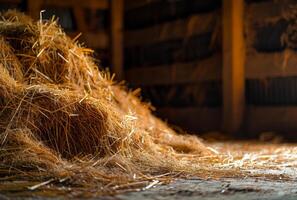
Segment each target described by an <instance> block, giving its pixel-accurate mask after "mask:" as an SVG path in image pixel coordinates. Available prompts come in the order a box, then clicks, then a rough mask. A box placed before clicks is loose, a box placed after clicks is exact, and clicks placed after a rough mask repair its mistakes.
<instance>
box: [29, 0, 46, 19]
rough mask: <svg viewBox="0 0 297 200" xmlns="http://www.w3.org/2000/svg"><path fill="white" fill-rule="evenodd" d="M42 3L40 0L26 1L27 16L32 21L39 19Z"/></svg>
mask: <svg viewBox="0 0 297 200" xmlns="http://www.w3.org/2000/svg"><path fill="white" fill-rule="evenodd" d="M42 3H43V1H42V0H28V14H29V15H30V17H32V18H33V19H34V20H37V19H39V18H40V11H41V5H42Z"/></svg>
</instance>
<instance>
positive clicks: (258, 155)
mask: <svg viewBox="0 0 297 200" xmlns="http://www.w3.org/2000/svg"><path fill="white" fill-rule="evenodd" d="M1 19H2V21H0V60H1V63H0V181H9V180H26V181H29V182H30V181H32V183H33V182H36V181H37V182H39V183H40V182H41V184H37V185H35V186H33V187H30V189H36V188H38V187H40V186H43V185H46V184H49V183H58V184H61V182H63V184H66V185H67V186H69V185H70V186H71V185H74V186H76V187H95V188H96V194H97V195H98V194H107V193H108V194H110V193H114V192H120V191H127V190H129V189H131V188H139V187H144V188H149V187H152V186H153V185H155V184H159V183H161V182H166V181H168V180H170V178H171V177H175V176H177V175H178V176H180V175H184V176H185V175H187V174H188V175H196V176H199V177H202V178H208V177H213V178H216V177H224V176H242V175H243V174H244V175H245V176H246V175H249V176H265V177H267V176H271V177H274V175H267V174H265V173H262V172H261V171H258V172H253V170H256V169H258V170H261V169H272V170H275V169H277V170H280V171H282V170H285V169H287V168H294V169H296V167H297V162H296V155H297V148H295V147H293V146H289V145H284V146H274V145H264V146H263V145H258V144H251V143H247V144H237V146H236V145H234V144H231V143H222V144H220V143H219V144H208V147H206V146H205V145H204V144H202V143H201V142H200V140H199V139H198V138H197V137H194V136H189V135H179V134H177V133H175V132H174V131H173V130H172V129H171V128H169V127H168V126H167V125H166V124H165V123H164V122H162V121H161V120H159V119H158V118H156V117H154V116H153V115H152V114H151V111H150V106H149V105H148V104H145V103H142V102H141V101H140V100H139V98H138V97H137V95H136V94H135V93H137V91H136V92H128V91H127V90H126V88H125V87H123V86H122V85H119V84H116V83H114V82H113V81H112V79H111V78H110V75H109V73H107V72H104V71H100V70H99V69H98V66H96V65H95V63H94V61H93V59H92V57H91V54H92V51H91V50H90V49H87V48H84V47H82V46H81V45H79V44H78V43H77V41H76V40H75V39H74V40H71V39H70V38H69V37H67V36H66V35H65V33H64V32H63V31H62V30H61V29H60V27H59V26H58V25H57V23H56V22H55V21H54V20H51V21H38V22H33V21H32V20H31V19H29V18H28V17H26V16H24V15H22V14H20V13H17V12H15V11H8V12H6V13H3V14H2V15H1ZM248 145H251V146H253V148H254V150H253V148H250V147H249V146H248ZM146 185H147V186H146Z"/></svg>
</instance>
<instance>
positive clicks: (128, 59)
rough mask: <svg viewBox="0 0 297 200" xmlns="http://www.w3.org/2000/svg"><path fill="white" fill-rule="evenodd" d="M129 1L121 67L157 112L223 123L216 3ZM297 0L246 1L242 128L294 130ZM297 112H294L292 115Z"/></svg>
mask: <svg viewBox="0 0 297 200" xmlns="http://www.w3.org/2000/svg"><path fill="white" fill-rule="evenodd" d="M137 2H138V3H135V1H132V0H127V1H126V10H125V70H126V78H127V80H128V82H130V83H131V86H133V87H142V88H143V96H144V98H145V99H147V100H150V101H151V102H152V103H153V105H155V106H156V107H157V108H158V110H157V114H158V115H160V116H161V117H164V118H165V119H168V121H169V122H172V123H175V124H178V125H181V126H183V127H186V128H187V129H188V130H189V131H194V132H197V131H211V130H220V129H221V121H222V119H221V118H222V117H221V115H222V113H221V110H222V89H221V88H222V81H221V76H222V73H221V72H222V48H221V46H222V45H221V43H222V42H221V37H222V36H221V35H222V33H221V20H222V16H221V10H222V7H221V4H222V3H221V2H220V1H216V0H211V1H197V0H196V1H195V0H193V1H161V0H150V1H149V0H141V1H137ZM296 8H297V2H296V1H294V0H282V1H273V0H246V1H245V40H246V67H245V69H246V70H245V71H246V73H245V79H246V87H245V96H246V108H245V115H244V116H245V117H244V123H243V127H242V130H241V132H242V133H243V135H244V136H255V135H257V134H258V133H260V132H263V131H279V132H294V131H296V130H297V123H295V118H294V116H295V115H296V113H295V112H296V105H297V68H296V65H297V56H296V49H297V39H296V38H297V37H296V36H297V35H296V34H297V26H296V24H297V23H296V22H297V20H296V19H297V12H295V10H296ZM296 116H297V115H296Z"/></svg>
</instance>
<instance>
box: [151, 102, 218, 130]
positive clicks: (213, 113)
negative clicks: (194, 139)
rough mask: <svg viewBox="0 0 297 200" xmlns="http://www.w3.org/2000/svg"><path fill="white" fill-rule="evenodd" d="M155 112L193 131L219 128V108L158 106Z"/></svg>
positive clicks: (174, 123)
mask: <svg viewBox="0 0 297 200" xmlns="http://www.w3.org/2000/svg"><path fill="white" fill-rule="evenodd" d="M157 113H158V115H159V116H161V118H163V119H164V120H168V121H169V122H170V123H172V124H173V125H178V126H180V127H181V128H183V129H184V130H186V131H190V132H193V133H200V132H208V131H218V130H220V129H221V118H222V116H221V115H222V113H221V108H209V107H187V108H170V107H167V108H158V109H157Z"/></svg>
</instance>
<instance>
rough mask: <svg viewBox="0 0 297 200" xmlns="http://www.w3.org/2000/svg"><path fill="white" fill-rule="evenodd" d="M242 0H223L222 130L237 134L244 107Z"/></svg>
mask: <svg viewBox="0 0 297 200" xmlns="http://www.w3.org/2000/svg"><path fill="white" fill-rule="evenodd" d="M244 71H245V44H244V0H223V73H222V76H223V77H222V80H223V130H224V131H225V132H228V133H234V132H237V131H238V130H239V129H240V128H241V126H242V121H243V115H244V107H245V75H244Z"/></svg>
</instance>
